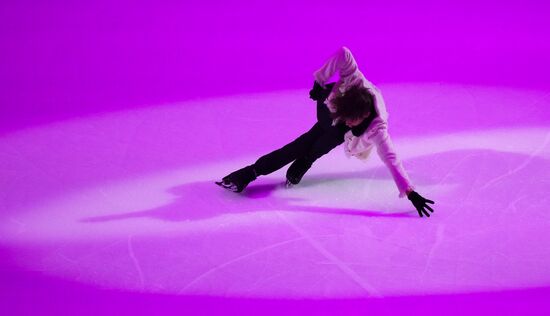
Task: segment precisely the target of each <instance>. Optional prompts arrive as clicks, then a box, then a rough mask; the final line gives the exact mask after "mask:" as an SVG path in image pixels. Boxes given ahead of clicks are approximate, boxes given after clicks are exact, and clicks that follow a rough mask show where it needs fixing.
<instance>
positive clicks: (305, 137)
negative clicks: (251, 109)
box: [254, 123, 324, 175]
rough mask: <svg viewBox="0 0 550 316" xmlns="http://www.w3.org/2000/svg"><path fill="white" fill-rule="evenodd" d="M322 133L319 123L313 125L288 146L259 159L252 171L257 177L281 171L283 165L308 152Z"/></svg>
mask: <svg viewBox="0 0 550 316" xmlns="http://www.w3.org/2000/svg"><path fill="white" fill-rule="evenodd" d="M323 133H324V130H323V128H322V127H321V125H320V124H319V123H315V125H313V127H312V128H311V129H310V130H309V131H307V132H306V133H304V134H302V135H301V136H300V137H298V138H296V139H295V140H294V141H292V142H290V143H289V144H287V145H285V146H283V147H281V148H279V149H277V150H275V151H272V152H271V153H269V154H267V155H264V156H262V157H260V158H259V159H258V160H257V161H256V162H255V163H254V169H255V171H256V173H257V174H258V175H267V174H270V173H272V172H274V171H276V170H279V169H281V168H282V167H284V166H285V165H287V164H289V163H290V162H291V161H294V160H295V159H297V158H298V157H302V156H304V155H305V154H306V153H307V152H309V151H310V150H311V148H312V146H313V144H315V142H316V141H317V139H318V138H319V137H321V135H322V134H323Z"/></svg>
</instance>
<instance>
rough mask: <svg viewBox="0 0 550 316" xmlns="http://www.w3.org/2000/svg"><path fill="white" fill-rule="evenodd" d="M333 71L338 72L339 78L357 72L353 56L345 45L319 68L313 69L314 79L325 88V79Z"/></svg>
mask: <svg viewBox="0 0 550 316" xmlns="http://www.w3.org/2000/svg"><path fill="white" fill-rule="evenodd" d="M335 72H338V74H339V75H340V78H344V77H348V76H352V75H354V74H356V73H357V72H358V67H357V63H356V62H355V58H353V55H352V54H351V51H350V50H349V49H348V48H347V47H345V46H342V47H341V48H340V49H338V51H336V53H334V54H333V55H332V56H331V57H330V58H329V59H328V60H327V61H326V62H325V64H324V65H323V66H322V67H321V68H320V69H319V70H317V71H315V72H314V73H313V77H314V78H315V81H317V82H318V83H319V84H320V85H321V86H322V87H323V88H325V83H326V81H327V80H328V79H330V77H332V75H333V74H334V73H335Z"/></svg>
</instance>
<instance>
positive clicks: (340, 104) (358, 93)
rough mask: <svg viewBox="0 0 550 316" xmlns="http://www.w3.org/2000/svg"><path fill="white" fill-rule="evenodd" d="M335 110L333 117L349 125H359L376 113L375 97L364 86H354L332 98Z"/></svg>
mask: <svg viewBox="0 0 550 316" xmlns="http://www.w3.org/2000/svg"><path fill="white" fill-rule="evenodd" d="M332 104H333V105H334V108H335V112H333V113H332V114H331V115H332V118H333V119H338V120H340V121H343V122H345V123H346V124H347V125H348V126H350V127H353V126H357V125H359V124H360V123H361V122H362V121H363V120H364V119H365V118H367V117H368V116H369V115H374V114H375V113H376V112H375V110H374V97H373V96H372V94H371V93H370V92H369V90H368V89H367V88H365V87H362V86H353V87H351V88H350V89H349V90H348V91H346V92H345V93H343V94H341V95H339V96H337V97H336V98H334V99H333V100H332Z"/></svg>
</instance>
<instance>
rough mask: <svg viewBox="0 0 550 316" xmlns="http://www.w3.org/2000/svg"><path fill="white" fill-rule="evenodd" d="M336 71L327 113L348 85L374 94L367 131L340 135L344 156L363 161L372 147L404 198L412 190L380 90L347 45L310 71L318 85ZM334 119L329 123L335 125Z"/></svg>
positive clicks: (332, 110) (322, 83)
mask: <svg viewBox="0 0 550 316" xmlns="http://www.w3.org/2000/svg"><path fill="white" fill-rule="evenodd" d="M335 72H338V74H339V76H340V79H339V80H338V82H336V84H335V85H334V87H333V88H332V91H331V92H330V94H329V96H328V98H327V100H326V101H325V104H326V105H327V107H328V109H329V110H330V111H331V112H335V108H334V105H333V104H332V100H334V98H335V97H336V96H338V95H339V94H340V93H344V92H345V91H347V90H349V88H350V87H352V86H356V85H359V86H363V87H365V88H367V89H368V90H369V91H370V92H371V93H372V95H373V96H374V106H375V108H376V112H377V113H378V116H377V117H376V118H375V119H374V120H373V121H372V122H371V124H370V125H369V127H368V128H367V130H366V131H365V132H364V133H363V134H362V135H361V136H358V137H356V136H354V135H353V134H352V132H351V131H349V132H347V133H346V135H345V136H344V139H345V141H344V150H345V153H346V155H347V156H348V157H350V156H354V157H357V158H359V159H361V160H366V159H367V158H368V156H369V154H370V152H371V150H372V148H373V147H374V146H376V150H377V152H378V155H379V156H380V159H382V161H383V162H384V163H385V164H386V166H387V167H388V169H389V171H390V173H391V175H392V177H393V180H394V181H395V184H396V185H397V188H398V190H399V197H404V196H405V195H406V194H407V192H409V191H412V190H414V187H413V186H412V184H411V181H410V180H409V177H408V175H407V172H406V171H405V169H404V168H403V165H402V164H401V161H400V160H399V158H398V157H397V154H396V153H395V150H394V148H393V143H392V141H391V138H390V135H389V134H388V112H387V111H386V104H385V103H384V98H383V97H382V94H381V93H380V90H378V88H377V87H376V86H374V85H373V84H372V83H371V82H370V81H368V80H367V79H366V78H365V76H364V75H363V73H362V72H361V71H360V70H359V68H358V67H357V63H356V62H355V59H354V58H353V55H352V54H351V51H350V50H349V49H348V48H347V47H345V46H344V47H342V48H340V49H339V50H338V51H336V53H334V54H333V55H332V56H331V57H330V58H329V59H328V60H327V62H326V63H325V64H324V65H323V67H321V68H320V69H319V70H317V71H315V72H314V73H313V77H314V78H315V81H317V82H318V83H319V84H320V85H321V86H323V87H324V86H325V83H326V81H327V80H328V79H330V77H332V75H333V74H334V73H335ZM336 123H337V121H336V120H335V121H334V122H333V124H336Z"/></svg>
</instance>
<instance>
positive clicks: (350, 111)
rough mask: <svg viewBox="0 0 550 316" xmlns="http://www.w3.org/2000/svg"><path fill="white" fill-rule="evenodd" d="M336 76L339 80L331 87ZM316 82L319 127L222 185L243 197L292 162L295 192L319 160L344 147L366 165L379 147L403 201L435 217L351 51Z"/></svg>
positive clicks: (332, 61) (289, 177) (339, 55)
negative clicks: (254, 183)
mask: <svg viewBox="0 0 550 316" xmlns="http://www.w3.org/2000/svg"><path fill="white" fill-rule="evenodd" d="M336 72H337V73H338V75H339V80H338V81H337V82H333V83H327V80H328V79H330V78H331V77H332V75H333V74H335V73H336ZM313 76H314V79H315V80H314V83H313V88H312V89H311V91H310V92H309V94H310V98H311V99H313V100H315V101H317V122H316V123H315V124H314V125H313V127H312V128H311V129H310V130H309V131H307V132H306V133H304V134H303V135H301V136H300V137H298V138H296V139H295V140H294V141H292V142H291V143H289V144H287V145H285V146H283V147H282V148H279V149H277V150H275V151H273V152H271V153H269V154H267V155H264V156H262V157H260V158H259V159H258V160H257V161H256V162H255V163H254V164H252V165H249V166H246V167H244V168H242V169H239V170H237V171H235V172H232V173H230V174H229V175H227V176H225V177H224V178H223V179H222V181H220V182H216V184H218V185H220V186H221V187H223V188H226V189H228V190H231V191H234V192H242V191H243V190H244V189H245V188H246V186H247V185H248V184H249V183H250V182H252V181H254V180H255V179H256V178H257V177H258V176H260V175H267V174H270V173H272V172H274V171H276V170H279V169H280V168H282V167H284V166H285V165H287V164H289V163H291V162H292V164H291V165H290V167H289V168H288V170H287V172H286V186H287V187H291V186H293V185H296V184H298V183H299V182H300V181H301V180H302V177H303V176H304V175H305V174H306V172H307V171H308V170H309V169H310V168H311V166H312V165H313V163H314V162H315V161H316V160H317V159H319V158H320V157H321V156H323V155H325V154H326V153H328V152H329V151H331V150H332V149H333V148H335V147H337V146H338V145H340V144H342V143H344V150H345V153H346V155H347V156H348V157H350V156H353V157H356V158H358V159H361V160H366V159H367V158H368V156H369V154H370V152H371V150H372V149H373V148H374V147H376V151H377V153H378V155H379V156H380V158H381V159H382V161H383V162H384V163H385V165H386V166H387V168H388V169H389V171H390V173H391V175H392V177H393V180H394V181H395V184H396V185H397V188H398V190H399V197H400V198H402V197H404V196H405V195H406V196H407V197H408V199H409V200H410V201H411V202H412V204H413V205H414V207H415V208H416V210H417V211H418V215H419V216H420V217H422V216H424V215H426V216H427V217H429V216H430V212H433V209H432V208H431V207H430V206H429V205H428V203H430V204H434V202H433V201H431V200H428V199H426V198H424V197H422V196H421V195H420V194H418V193H417V192H416V191H414V187H413V185H412V184H411V181H410V180H409V177H408V175H407V172H406V171H405V169H404V168H403V165H402V164H401V161H400V160H399V159H398V157H397V154H396V153H395V151H394V148H393V144H392V141H391V138H390V135H389V133H388V122H387V119H388V113H387V112H386V106H385V103H384V99H383V97H382V94H381V93H380V91H379V90H378V88H376V87H375V86H374V85H373V84H372V83H371V82H370V81H368V80H367V79H366V78H365V76H364V75H363V73H362V72H361V71H360V70H359V69H358V67H357V63H356V62H355V59H354V58H353V55H352V53H351V51H350V50H349V49H348V48H347V47H342V48H340V49H339V50H338V51H337V52H336V53H334V54H333V55H332V56H331V57H330V58H329V59H328V61H327V62H326V63H325V64H324V65H323V66H322V67H321V68H320V69H319V70H317V71H315V72H314V74H313ZM428 211H429V212H428Z"/></svg>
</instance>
